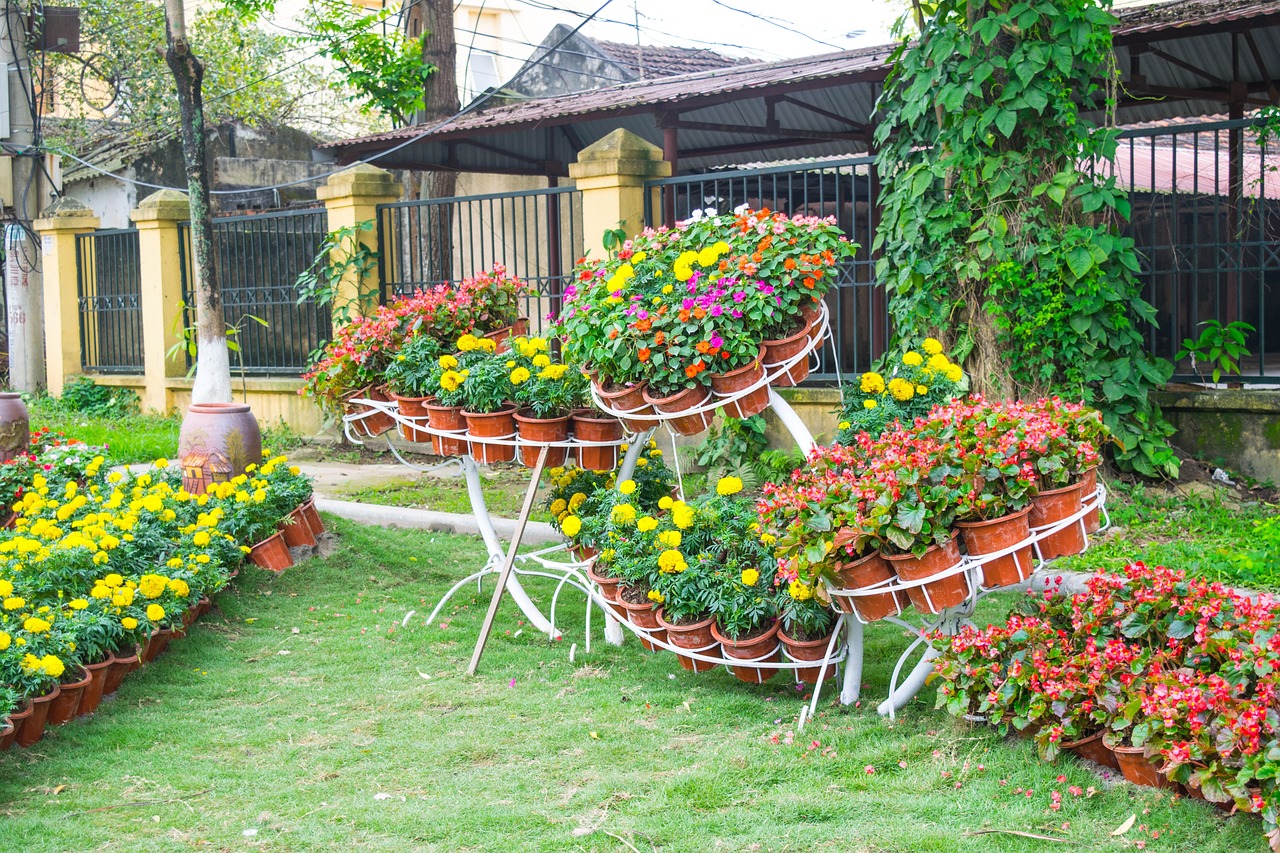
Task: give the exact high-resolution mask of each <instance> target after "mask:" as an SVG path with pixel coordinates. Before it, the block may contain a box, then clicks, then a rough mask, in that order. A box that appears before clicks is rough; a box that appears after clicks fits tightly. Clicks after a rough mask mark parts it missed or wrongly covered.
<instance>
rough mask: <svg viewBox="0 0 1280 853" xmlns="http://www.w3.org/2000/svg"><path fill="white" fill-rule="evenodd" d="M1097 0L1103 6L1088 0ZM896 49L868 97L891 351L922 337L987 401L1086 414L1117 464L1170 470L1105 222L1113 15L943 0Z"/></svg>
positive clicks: (1122, 246)
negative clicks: (1027, 401) (875, 119)
mask: <svg viewBox="0 0 1280 853" xmlns="http://www.w3.org/2000/svg"><path fill="white" fill-rule="evenodd" d="M1103 1H1104V2H1107V0H1103ZM915 18H916V24H917V28H918V29H919V30H920V36H919V38H918V40H917V41H915V42H906V41H904V42H903V44H902V45H901V46H900V47H899V48H898V51H897V53H896V54H895V56H894V61H893V65H894V71H893V73H892V75H891V76H890V78H889V80H888V81H887V83H886V85H885V91H884V94H883V96H882V97H881V99H880V102H879V106H878V108H877V109H878V116H879V126H878V128H877V131H876V143H877V146H878V151H879V154H878V159H877V167H878V168H879V170H880V175H881V179H882V181H883V186H884V190H883V192H882V195H881V203H882V205H883V217H882V220H881V223H880V227H879V230H878V232H877V234H876V246H877V247H878V248H879V249H880V252H881V256H880V260H879V262H878V267H877V272H878V274H879V277H880V280H881V281H882V282H884V283H885V284H886V286H887V287H888V288H889V290H890V293H891V300H890V310H891V312H892V314H893V318H894V321H895V328H896V334H897V336H898V337H899V338H900V339H901V340H900V343H902V344H903V345H914V344H916V343H918V342H919V340H920V339H922V338H924V337H926V336H928V335H933V336H936V337H940V338H942V339H943V340H945V341H946V342H947V343H948V345H949V348H950V350H951V351H952V352H953V353H954V355H955V357H957V358H960V357H963V358H964V359H965V367H966V369H967V371H968V372H969V374H970V375H971V376H972V377H973V381H974V384H975V387H976V388H977V390H979V391H982V392H984V393H987V394H990V395H993V396H1026V395H1040V394H1043V393H1046V392H1049V393H1056V394H1060V395H1062V396H1064V397H1067V398H1070V399H1073V400H1084V401H1086V402H1088V403H1090V404H1092V405H1096V406H1098V407H1099V408H1101V409H1102V410H1103V412H1104V415H1105V417H1106V420H1107V423H1108V426H1109V427H1110V428H1111V430H1112V432H1113V433H1114V435H1115V437H1116V439H1117V441H1118V447H1117V449H1116V450H1115V453H1114V458H1115V459H1116V461H1117V463H1118V464H1120V465H1121V466H1122V467H1124V468H1129V469H1132V470H1136V471H1138V472H1140V473H1142V474H1145V475H1148V476H1158V475H1162V474H1163V475H1172V474H1175V473H1176V472H1177V459H1176V457H1175V456H1174V454H1173V452H1172V450H1171V449H1170V448H1169V446H1168V442H1167V439H1168V437H1169V435H1171V434H1172V428H1171V427H1170V426H1169V424H1168V423H1167V422H1166V421H1165V419H1164V417H1163V416H1162V414H1161V412H1160V409H1159V407H1158V406H1156V405H1155V404H1154V403H1153V402H1152V401H1151V399H1150V397H1149V393H1148V392H1149V391H1150V390H1151V389H1152V388H1154V387H1156V386H1158V385H1160V384H1162V383H1163V382H1165V381H1167V380H1168V378H1169V376H1170V375H1171V373H1172V365H1170V364H1169V363H1168V362H1165V361H1162V360H1159V359H1155V358H1152V357H1151V356H1149V355H1148V354H1147V353H1146V351H1145V349H1144V347H1143V340H1142V331H1141V330H1142V327H1143V324H1147V323H1152V322H1154V319H1155V311H1154V309H1153V308H1152V307H1151V306H1150V305H1149V304H1147V303H1146V302H1144V301H1143V300H1142V298H1141V286H1140V284H1139V282H1138V279H1137V276H1136V274H1137V272H1138V270H1139V266H1138V257H1137V254H1136V252H1135V251H1134V246H1133V241H1132V240H1130V239H1129V238H1127V237H1123V236H1121V234H1120V232H1119V223H1120V222H1121V220H1122V218H1124V217H1127V216H1128V215H1129V204H1128V200H1127V198H1126V195H1125V193H1124V191H1123V190H1122V189H1120V188H1119V187H1118V186H1117V185H1116V182H1115V179H1114V177H1110V176H1108V175H1107V171H1108V168H1107V167H1108V165H1109V164H1110V163H1111V162H1112V159H1113V156H1114V154H1115V150H1116V129H1115V128H1114V126H1113V124H1112V122H1111V121H1110V120H1108V121H1106V122H1105V123H1104V124H1103V125H1102V126H1093V125H1091V124H1090V123H1089V122H1088V121H1086V120H1085V119H1084V117H1083V116H1082V112H1085V111H1094V110H1100V111H1102V113H1103V114H1104V115H1106V116H1107V117H1108V119H1110V118H1111V117H1112V116H1113V115H1114V107H1115V81H1116V74H1115V69H1114V57H1113V54H1112V50H1111V25H1112V24H1113V23H1114V22H1115V18H1114V17H1113V16H1112V15H1111V14H1110V13H1109V12H1108V11H1107V10H1106V9H1105V8H1103V7H1102V6H1099V5H1098V4H1097V3H1096V2H1094V0H1055V2H1049V1H1048V0H1043V2H1015V3H1006V2H996V0H971V2H966V0H942V1H941V2H939V3H938V4H937V5H936V6H933V7H931V8H930V11H929V13H928V14H927V15H926V12H925V11H924V10H923V9H922V8H921V7H920V6H919V5H918V3H917V4H916V6H915Z"/></svg>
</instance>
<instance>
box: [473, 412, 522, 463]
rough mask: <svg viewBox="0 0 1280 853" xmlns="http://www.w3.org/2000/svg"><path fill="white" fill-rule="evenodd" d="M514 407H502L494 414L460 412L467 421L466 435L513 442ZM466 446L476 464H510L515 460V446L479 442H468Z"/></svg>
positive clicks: (514, 432) (514, 431) (514, 426)
mask: <svg viewBox="0 0 1280 853" xmlns="http://www.w3.org/2000/svg"><path fill="white" fill-rule="evenodd" d="M515 411H516V407H515V406H512V405H506V406H503V407H502V408H501V409H498V411H496V412H468V411H467V410H465V409H464V410H463V411H462V416H463V417H464V418H466V419H467V435H473V436H475V437H477V438H505V439H510V440H514V439H515V437H516V419H515ZM467 445H468V446H469V447H470V449H471V455H472V457H474V458H475V460H476V461H477V462H483V463H486V464H493V463H494V462H510V461H512V460H513V459H515V458H516V446H515V445H514V444H487V443H484V442H479V441H469V442H467Z"/></svg>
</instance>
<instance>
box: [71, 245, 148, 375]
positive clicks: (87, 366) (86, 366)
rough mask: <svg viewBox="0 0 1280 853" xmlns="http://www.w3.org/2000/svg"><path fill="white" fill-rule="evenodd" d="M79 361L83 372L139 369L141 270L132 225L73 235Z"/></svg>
mask: <svg viewBox="0 0 1280 853" xmlns="http://www.w3.org/2000/svg"><path fill="white" fill-rule="evenodd" d="M76 301H77V307H78V309H79V312H80V366H81V368H82V369H83V370H84V371H85V372H86V373H142V370H143V354H142V353H143V350H142V273H141V267H140V264H139V253H138V229H136V228H121V229H113V230H107V231H93V232H90V233H88V234H77V235H76Z"/></svg>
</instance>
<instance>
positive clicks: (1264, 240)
mask: <svg viewBox="0 0 1280 853" xmlns="http://www.w3.org/2000/svg"><path fill="white" fill-rule="evenodd" d="M1260 129H1261V124H1260V123H1259V122H1257V121H1255V120H1242V121H1220V122H1211V123H1203V124H1185V125H1177V126H1171V127H1158V128H1143V129H1134V130H1128V131H1125V132H1124V133H1122V134H1121V135H1120V136H1121V138H1120V145H1119V150H1118V153H1117V156H1116V160H1115V163H1114V171H1113V173H1114V174H1115V176H1116V178H1117V181H1118V183H1119V184H1120V185H1121V186H1123V187H1124V188H1125V189H1127V190H1128V191H1129V201H1130V204H1131V205H1132V208H1133V211H1132V215H1131V217H1130V221H1129V223H1128V225H1127V226H1126V228H1125V232H1126V233H1127V234H1128V235H1129V236H1131V237H1132V238H1133V239H1134V242H1135V243H1136V247H1137V250H1138V253H1139V255H1140V259H1141V264H1142V277H1143V278H1144V279H1145V292H1144V297H1145V298H1146V299H1147V301H1148V302H1150V303H1151V304H1152V305H1154V306H1155V308H1156V312H1157V324H1156V325H1155V326H1154V327H1152V328H1149V329H1147V330H1146V337H1147V345H1148V349H1149V350H1150V351H1151V352H1152V353H1153V354H1155V355H1158V356H1160V357H1162V358H1166V359H1169V360H1170V361H1174V360H1175V356H1176V355H1177V353H1178V350H1179V349H1180V348H1181V346H1182V342H1183V340H1184V339H1185V338H1198V337H1199V336H1200V333H1201V332H1202V331H1203V329H1204V326H1203V325H1202V324H1203V323H1205V322H1206V321H1210V320H1216V321H1218V322H1220V323H1222V324H1224V325H1225V324H1227V323H1230V322H1233V321H1237V320H1240V321H1244V322H1247V323H1249V324H1250V325H1252V326H1253V327H1254V331H1253V332H1252V333H1250V334H1249V335H1248V338H1247V345H1248V348H1249V350H1250V352H1251V355H1250V356H1249V357H1248V358H1246V359H1244V360H1243V361H1242V363H1241V372H1242V374H1243V375H1242V376H1241V377H1238V378H1239V379H1240V380H1242V381H1245V382H1272V383H1274V382H1280V292H1277V288H1278V287H1280V144H1278V143H1277V141H1276V140H1274V139H1271V140H1268V139H1266V137H1265V135H1263V134H1261V133H1260V132H1259V131H1260ZM1202 369H1203V366H1202ZM1205 372H1206V374H1207V372H1208V371H1205ZM1177 373H1178V375H1179V378H1187V379H1194V378H1198V377H1197V376H1196V374H1195V373H1193V372H1192V367H1191V363H1190V360H1189V359H1184V360H1183V361H1181V362H1179V363H1178V364H1177ZM1236 379H1237V377H1232V380H1233V381H1234V380H1236Z"/></svg>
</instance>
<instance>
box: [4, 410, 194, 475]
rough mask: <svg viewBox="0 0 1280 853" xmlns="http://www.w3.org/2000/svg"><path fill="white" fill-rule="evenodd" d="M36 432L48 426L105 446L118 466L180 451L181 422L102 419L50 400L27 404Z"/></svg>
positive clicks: (151, 418) (149, 417)
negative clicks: (179, 434)
mask: <svg viewBox="0 0 1280 853" xmlns="http://www.w3.org/2000/svg"><path fill="white" fill-rule="evenodd" d="M27 408H28V410H29V411H30V412H31V428H32V429H33V430H36V429H42V428H45V427H48V428H49V429H51V430H53V431H54V432H62V433H65V434H66V435H68V436H70V437H72V438H78V439H80V440H81V441H84V442H87V443H89V444H106V445H109V446H110V448H111V461H112V462H114V463H116V464H122V465H123V464H132V463H135V462H150V461H151V460H153V459H158V458H160V457H165V458H168V457H171V456H173V455H174V454H175V453H177V451H178V429H179V427H181V425H182V423H181V421H180V420H179V419H178V418H176V417H173V418H170V417H162V416H160V415H127V416H123V417H102V416H100V415H90V414H86V413H84V412H77V411H75V410H73V409H71V408H69V407H67V406H65V405H63V404H62V403H61V402H59V401H58V400H56V399H53V398H51V397H39V398H36V399H35V400H32V401H31V402H29V403H28V404H27Z"/></svg>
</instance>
